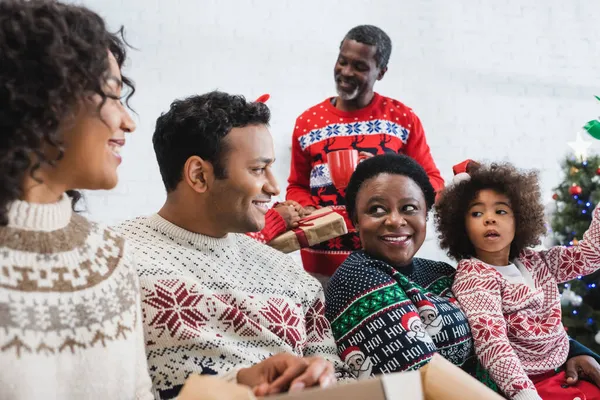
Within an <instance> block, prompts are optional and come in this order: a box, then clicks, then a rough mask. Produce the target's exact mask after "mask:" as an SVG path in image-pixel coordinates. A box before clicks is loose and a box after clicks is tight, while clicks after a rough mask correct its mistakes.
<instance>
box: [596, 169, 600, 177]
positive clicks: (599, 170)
mask: <svg viewBox="0 0 600 400" xmlns="http://www.w3.org/2000/svg"><path fill="white" fill-rule="evenodd" d="M596 175H600V167H598V168H596Z"/></svg>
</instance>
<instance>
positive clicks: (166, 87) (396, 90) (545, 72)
mask: <svg viewBox="0 0 600 400" xmlns="http://www.w3.org/2000/svg"><path fill="white" fill-rule="evenodd" d="M83 4H85V5H87V6H89V7H91V8H92V9H94V10H96V11H97V12H99V13H100V14H101V15H103V16H104V17H105V18H106V19H107V21H108V22H109V24H110V25H111V27H113V28H117V27H118V26H120V25H121V24H123V25H125V27H126V29H127V38H128V40H129V42H130V43H131V44H132V45H133V46H135V47H136V48H137V49H139V50H138V51H132V52H130V61H129V65H128V67H127V70H126V72H127V73H128V74H129V75H130V76H131V77H132V78H133V79H134V80H135V81H136V83H137V89H138V91H137V93H136V95H135V97H134V99H133V103H132V104H133V106H134V108H135V109H136V111H137V112H138V114H139V115H138V118H137V121H138V130H137V131H136V132H135V133H134V134H133V135H132V136H131V138H130V139H129V140H128V144H127V146H126V149H125V150H124V162H123V164H122V166H121V169H120V174H121V181H120V184H119V186H118V187H117V188H116V189H115V190H113V191H111V192H102V193H99V192H97V193H90V194H88V196H87V200H88V203H87V204H88V209H89V211H90V214H91V217H92V218H94V219H97V220H102V221H105V222H108V223H113V222H117V221H120V220H122V219H125V218H130V217H133V216H136V215H139V214H148V213H151V212H154V211H156V210H157V209H158V208H159V207H160V205H161V204H162V202H163V201H164V198H165V195H164V190H163V187H162V183H161V181H160V176H159V173H158V168H157V165H156V162H155V159H154V153H153V150H152V144H151V135H152V132H153V128H154V122H155V120H156V117H157V116H158V115H159V114H160V113H161V112H162V111H165V110H166V109H167V108H168V106H169V104H170V102H171V101H172V100H173V99H175V98H177V97H183V96H186V95H190V94H194V93H203V92H206V91H209V90H213V89H220V90H224V91H228V92H233V93H240V94H244V95H246V96H247V97H248V98H250V99H253V98H255V97H258V96H259V95H261V94H263V93H270V94H271V96H272V97H271V100H270V101H269V103H268V104H269V106H270V107H271V109H272V112H273V120H272V133H273V135H274V137H275V141H276V151H277V156H278V161H277V164H278V165H277V167H278V168H277V176H278V178H279V181H280V183H281V186H282V190H284V189H285V183H286V182H285V180H286V178H287V175H288V172H289V158H290V157H289V146H290V137H291V132H292V127H293V125H294V119H295V117H296V116H297V115H298V114H299V113H300V112H302V111H303V110H304V109H306V108H308V107H309V106H311V105H313V104H315V103H317V102H319V101H321V100H323V99H324V98H325V97H326V96H330V95H333V94H334V87H333V77H332V76H333V72H332V71H333V65H334V62H335V59H336V55H337V48H338V45H339V42H340V40H341V39H342V37H343V35H344V34H345V33H346V31H347V30H348V29H350V28H351V27H353V26H355V25H358V24H363V23H369V24H374V25H377V26H379V27H381V28H382V29H384V30H385V31H386V32H387V33H388V34H389V35H390V37H391V38H392V41H393V50H392V57H391V60H390V64H389V71H388V73H387V75H386V77H385V78H384V80H383V81H381V82H379V83H378V84H377V86H376V90H377V91H379V92H380V93H382V94H384V95H387V96H391V97H394V98H397V99H399V100H401V101H403V102H405V103H406V104H408V105H410V106H411V107H413V108H414V109H415V111H416V112H417V114H418V115H419V116H420V117H421V119H422V121H423V124H424V126H425V130H426V132H427V138H428V140H429V144H430V146H431V148H432V152H433V156H434V159H435V160H436V162H437V164H438V166H439V168H440V169H441V171H442V174H443V176H444V177H445V178H446V179H448V178H449V177H450V175H451V166H452V165H453V164H454V163H456V162H458V161H462V160H463V159H464V158H466V157H470V158H478V159H487V160H509V161H512V162H514V163H515V164H517V165H518V166H521V167H535V168H538V169H540V170H541V172H542V174H541V176H542V183H543V189H544V195H545V199H548V200H549V198H550V194H551V189H552V187H553V186H554V185H556V184H557V182H558V181H559V174H560V167H559V161H560V159H561V158H562V156H563V155H564V154H565V153H566V151H567V150H568V147H567V146H566V142H567V141H571V140H573V139H574V137H575V132H576V131H577V129H578V128H579V127H580V126H582V125H583V124H584V123H585V122H587V121H588V120H589V119H592V118H595V117H596V116H598V115H599V114H600V103H598V102H596V100H595V99H594V98H593V95H595V94H598V95H600V57H599V50H600V45H599V43H600V40H599V39H600V30H599V29H598V16H599V15H600V2H599V1H597V0H569V1H564V0H521V1H517V0H504V1H502V2H499V1H494V2H492V1H482V0H454V1H447V0H418V1H414V0H413V1H408V0H394V1H377V0H373V1H371V2H365V1H359V0H335V1H334V0H327V1H323V0H321V1H315V0H302V1H298V0H294V1H292V0H262V1H258V0H253V1H242V0H238V1H231V0H220V1H215V0H171V1H166V0H163V1H160V0H85V1H83ZM594 147H595V148H596V149H598V148H600V147H599V146H598V144H597V143H594ZM594 147H593V148H594ZM420 255H421V256H425V257H431V258H439V257H441V255H440V252H439V251H438V250H436V249H435V241H434V233H433V229H430V234H429V241H428V243H426V245H425V247H424V248H423V251H422V252H420Z"/></svg>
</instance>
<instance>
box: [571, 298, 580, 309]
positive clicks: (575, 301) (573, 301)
mask: <svg viewBox="0 0 600 400" xmlns="http://www.w3.org/2000/svg"><path fill="white" fill-rule="evenodd" d="M581 303H583V299H582V298H581V296H579V295H575V296H573V299H571V305H572V306H573V307H579V306H580V305H581Z"/></svg>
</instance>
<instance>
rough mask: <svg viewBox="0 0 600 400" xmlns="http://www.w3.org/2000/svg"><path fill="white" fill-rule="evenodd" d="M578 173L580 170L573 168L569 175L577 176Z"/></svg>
mask: <svg viewBox="0 0 600 400" xmlns="http://www.w3.org/2000/svg"><path fill="white" fill-rule="evenodd" d="M578 172H579V168H577V167H571V169H570V170H569V173H570V174H571V176H573V175H575V174H576V173H578Z"/></svg>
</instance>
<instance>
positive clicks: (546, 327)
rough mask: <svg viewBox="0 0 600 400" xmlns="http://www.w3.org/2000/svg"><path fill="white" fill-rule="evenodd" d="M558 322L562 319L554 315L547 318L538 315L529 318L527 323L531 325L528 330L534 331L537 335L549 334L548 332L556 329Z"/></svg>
mask: <svg viewBox="0 0 600 400" xmlns="http://www.w3.org/2000/svg"><path fill="white" fill-rule="evenodd" d="M553 314H554V313H553ZM558 322H560V319H559V320H558V321H557V319H556V318H555V317H554V316H551V317H549V318H547V317H541V316H539V315H536V316H535V317H533V318H531V317H530V318H527V323H528V325H529V329H528V330H527V331H528V332H532V333H533V334H534V335H536V336H539V335H547V334H548V333H550V332H552V331H554V329H555V328H556V326H557V324H558Z"/></svg>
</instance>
